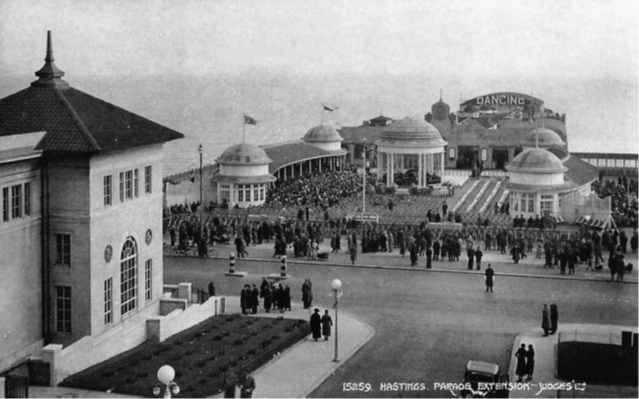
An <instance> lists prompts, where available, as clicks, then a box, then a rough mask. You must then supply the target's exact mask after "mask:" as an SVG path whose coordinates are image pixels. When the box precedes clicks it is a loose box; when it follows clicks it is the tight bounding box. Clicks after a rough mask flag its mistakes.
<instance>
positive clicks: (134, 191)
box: [133, 169, 139, 198]
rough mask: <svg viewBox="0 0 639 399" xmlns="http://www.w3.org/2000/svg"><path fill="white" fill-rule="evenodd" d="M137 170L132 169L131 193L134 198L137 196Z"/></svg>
mask: <svg viewBox="0 0 639 399" xmlns="http://www.w3.org/2000/svg"><path fill="white" fill-rule="evenodd" d="M138 180H139V179H138V170H137V169H133V195H134V196H135V198H137V197H138V193H139V191H138V185H139V184H138Z"/></svg>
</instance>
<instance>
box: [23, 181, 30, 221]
mask: <svg viewBox="0 0 639 399" xmlns="http://www.w3.org/2000/svg"><path fill="white" fill-rule="evenodd" d="M29 215H31V183H29V182H27V183H24V216H29Z"/></svg>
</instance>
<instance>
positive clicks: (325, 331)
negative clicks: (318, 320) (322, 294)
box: [322, 309, 333, 341]
mask: <svg viewBox="0 0 639 399" xmlns="http://www.w3.org/2000/svg"><path fill="white" fill-rule="evenodd" d="M332 326H333V319H331V316H329V315H328V309H326V310H324V316H322V335H323V336H324V340H325V341H328V337H330V336H331V327H332Z"/></svg>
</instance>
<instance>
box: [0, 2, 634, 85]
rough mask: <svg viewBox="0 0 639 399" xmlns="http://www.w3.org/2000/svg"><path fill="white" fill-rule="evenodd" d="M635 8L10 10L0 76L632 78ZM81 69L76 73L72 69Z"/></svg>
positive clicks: (420, 5)
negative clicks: (44, 69)
mask: <svg viewBox="0 0 639 399" xmlns="http://www.w3.org/2000/svg"><path fill="white" fill-rule="evenodd" d="M638 4H639V2H637V1H634V0H616V1H615V0H613V1H609V0H606V1H597V0H567V1H566V0H562V1H546V0H541V1H540V0H524V1H521V0H515V1H513V0H503V1H501V0H499V1H498V0H484V1H481V0H473V1H471V0H464V1H451V0H442V1H439V0H431V1H426V0H422V1H379V0H372V1H371V0H369V1H359V0H357V1H340V0H323V1H277V0H256V1H242V0H234V1H215V0H190V1H189V0H181V1H174V0H165V1H162V0H142V1H138V0H135V1H131V0H127V1H124V0H119V1H116V0H111V1H106V0H75V1H74V0H55V1H30V0H0V73H2V74H14V73H33V72H34V71H35V70H37V69H39V68H40V67H41V66H42V59H43V56H44V48H43V47H44V43H45V37H46V31H47V30H51V31H53V39H54V52H55V56H56V59H58V60H59V62H58V63H57V64H58V66H59V67H60V68H61V69H62V70H64V71H67V73H69V70H73V74H74V75H84V74H100V75H128V74H133V75H139V74H144V73H155V74H182V75H204V74H211V73H219V72H242V71H244V70H246V69H250V68H254V67H265V66H266V67H272V68H274V69H276V70H281V71H285V72H291V73H293V72H299V73H307V74H326V73H331V72H356V73H371V74H380V73H381V74H400V75H401V74H412V73H418V74H428V75H431V76H438V75H442V76H443V75H448V76H450V75H463V76H469V75H471V76H477V77H478V78H483V77H494V76H537V77H546V76H553V77H576V78H587V79H589V78H599V77H605V78H617V79H622V80H626V79H634V80H635V81H636V79H637V75H638V69H637V49H638V44H637V19H638V18H637V17H638ZM71 66H73V68H71Z"/></svg>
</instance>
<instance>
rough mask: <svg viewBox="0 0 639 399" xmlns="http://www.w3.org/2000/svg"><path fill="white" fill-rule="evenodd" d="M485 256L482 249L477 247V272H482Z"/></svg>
mask: <svg viewBox="0 0 639 399" xmlns="http://www.w3.org/2000/svg"><path fill="white" fill-rule="evenodd" d="M483 256H484V253H483V252H482V251H481V248H479V246H477V251H475V260H476V263H477V270H481V258H482V257H483Z"/></svg>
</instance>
